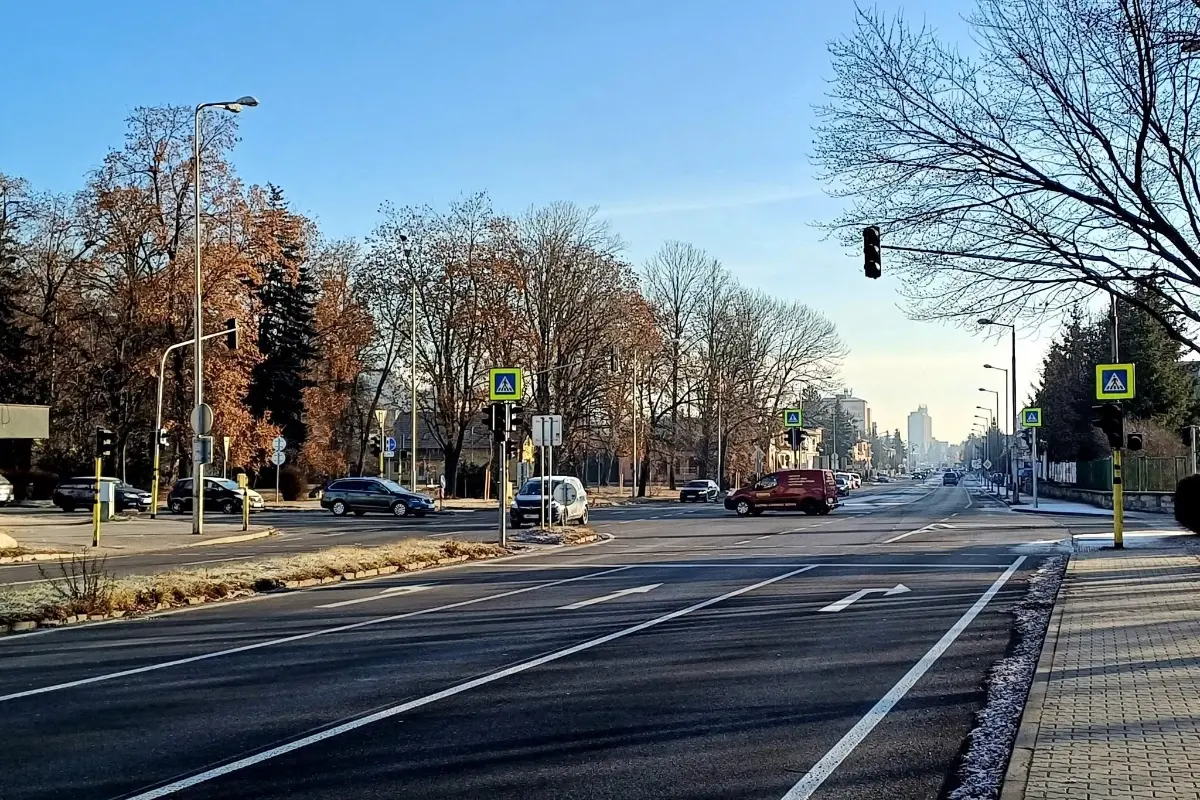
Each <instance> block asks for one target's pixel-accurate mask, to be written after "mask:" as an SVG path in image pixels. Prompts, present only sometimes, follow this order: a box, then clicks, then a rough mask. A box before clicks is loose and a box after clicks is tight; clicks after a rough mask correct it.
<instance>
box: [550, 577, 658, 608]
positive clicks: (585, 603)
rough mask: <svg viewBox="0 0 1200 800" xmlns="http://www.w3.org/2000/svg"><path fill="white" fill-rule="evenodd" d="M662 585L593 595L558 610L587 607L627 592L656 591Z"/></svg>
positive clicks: (650, 585) (653, 584)
mask: <svg viewBox="0 0 1200 800" xmlns="http://www.w3.org/2000/svg"><path fill="white" fill-rule="evenodd" d="M660 586H662V584H661V583H648V584H646V585H645V586H634V587H633V588H632V589H621V590H620V591H617V592H613V593H612V594H606V595H603V596H601V597H593V598H592V599H591V600H580V601H579V602H578V603H571V605H569V606H559V607H558V610H559V611H574V610H575V609H577V608H587V607H588V606H594V605H596V604H597V603H603V602H605V601H608V600H616V599H617V598H618V597H624V596H625V595H627V594H646V593H647V592H652V591H654V590H655V589H657V588H658V587H660Z"/></svg>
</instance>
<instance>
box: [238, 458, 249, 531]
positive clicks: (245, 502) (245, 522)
mask: <svg viewBox="0 0 1200 800" xmlns="http://www.w3.org/2000/svg"><path fill="white" fill-rule="evenodd" d="M237 482H238V488H239V489H241V490H242V530H244V531H245V530H249V529H250V478H249V476H248V475H246V473H244V472H239V473H238V476H237Z"/></svg>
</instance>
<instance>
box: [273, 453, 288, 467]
mask: <svg viewBox="0 0 1200 800" xmlns="http://www.w3.org/2000/svg"><path fill="white" fill-rule="evenodd" d="M271 461H272V463H274V464H275V466H277V467H282V466H283V463H284V462H285V461H287V453H285V452H283V451H282V450H276V451H275V452H274V453H272V454H271Z"/></svg>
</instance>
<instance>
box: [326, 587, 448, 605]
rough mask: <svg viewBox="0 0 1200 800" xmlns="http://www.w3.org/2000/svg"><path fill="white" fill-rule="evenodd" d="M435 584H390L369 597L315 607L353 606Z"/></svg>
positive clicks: (415, 590) (420, 589) (418, 590)
mask: <svg viewBox="0 0 1200 800" xmlns="http://www.w3.org/2000/svg"><path fill="white" fill-rule="evenodd" d="M435 585H436V584H433V583H421V584H418V585H416V586H392V587H391V588H388V589H384V590H383V591H382V592H380V593H379V594H373V595H371V596H370V597H359V598H357V599H355V600H341V601H339V602H337V603H325V604H324V605H319V606H316V608H341V607H342V606H355V605H358V604H359V603H372V602H374V601H376V600H386V599H387V598H389V597H396V596H397V595H402V594H411V593H413V592H424V591H426V590H428V589H432V588H433V587H434V586H435Z"/></svg>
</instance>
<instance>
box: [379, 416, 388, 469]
mask: <svg viewBox="0 0 1200 800" xmlns="http://www.w3.org/2000/svg"><path fill="white" fill-rule="evenodd" d="M386 434H387V431H386V429H385V427H384V423H383V420H382V419H381V420H380V421H379V477H381V478H386V477H387V475H384V474H383V466H384V463H383V462H384V459H383V450H384V447H385V446H386V443H387V435H386Z"/></svg>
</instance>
